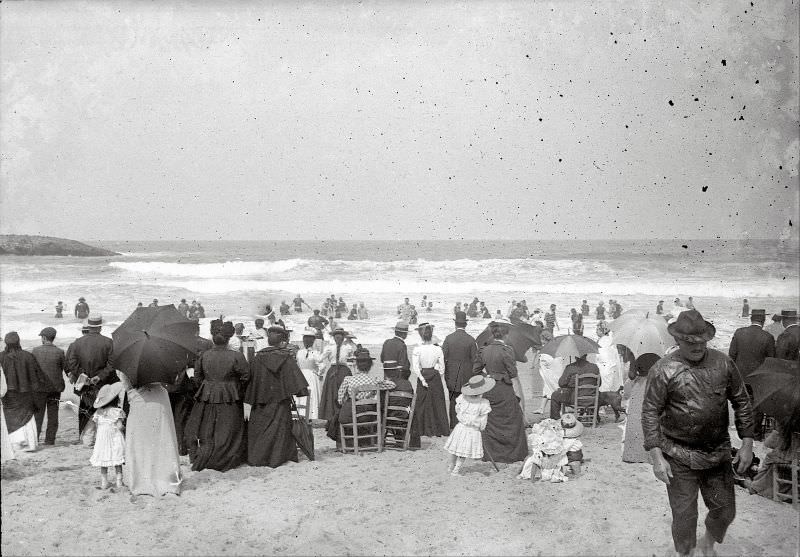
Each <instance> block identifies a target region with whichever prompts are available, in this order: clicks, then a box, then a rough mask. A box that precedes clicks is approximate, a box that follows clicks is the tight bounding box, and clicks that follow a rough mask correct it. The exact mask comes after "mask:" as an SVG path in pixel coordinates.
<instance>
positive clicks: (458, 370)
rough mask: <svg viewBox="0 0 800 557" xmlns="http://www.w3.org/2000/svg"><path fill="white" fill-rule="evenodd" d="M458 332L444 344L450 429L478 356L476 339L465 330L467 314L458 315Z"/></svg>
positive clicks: (461, 312)
mask: <svg viewBox="0 0 800 557" xmlns="http://www.w3.org/2000/svg"><path fill="white" fill-rule="evenodd" d="M455 324H456V330H455V331H453V332H452V333H450V334H449V335H447V336H446V337H445V339H444V342H443V343H442V353H443V354H444V380H445V383H447V390H448V392H449V393H450V429H453V428H454V427H456V423H458V419H457V418H456V399H457V398H458V397H459V396H460V395H461V387H462V386H464V385H466V384H467V381H469V378H470V377H472V364H473V363H474V362H475V356H477V354H478V345H477V344H476V343H475V338H473V336H472V335H470V334H469V333H468V332H467V331H466V330H465V329H466V326H467V314H466V313H464V312H463V311H459V312H457V313H456V318H455Z"/></svg>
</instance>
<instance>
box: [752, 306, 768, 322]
mask: <svg viewBox="0 0 800 557" xmlns="http://www.w3.org/2000/svg"><path fill="white" fill-rule="evenodd" d="M766 318H767V310H765V309H754V310H751V311H750V319H755V320H756V321H764V320H765V319H766Z"/></svg>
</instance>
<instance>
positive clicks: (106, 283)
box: [0, 240, 800, 348]
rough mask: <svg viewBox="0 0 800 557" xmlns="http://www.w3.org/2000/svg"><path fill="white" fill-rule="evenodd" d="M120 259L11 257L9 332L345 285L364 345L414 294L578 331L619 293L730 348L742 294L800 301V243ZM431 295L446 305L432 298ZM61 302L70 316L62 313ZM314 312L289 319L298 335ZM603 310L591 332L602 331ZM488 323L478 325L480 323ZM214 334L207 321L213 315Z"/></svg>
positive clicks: (1, 310)
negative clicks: (525, 314)
mask: <svg viewBox="0 0 800 557" xmlns="http://www.w3.org/2000/svg"><path fill="white" fill-rule="evenodd" d="M95 245H99V246H102V247H105V248H108V249H111V250H114V251H117V252H119V253H120V254H121V255H119V256H116V257H102V258H81V257H17V256H2V257H0V331H1V332H2V333H3V334H5V333H6V332H8V331H10V330H16V331H18V332H19V333H20V336H21V337H22V339H23V345H24V346H31V345H34V344H36V343H37V342H38V338H37V334H38V332H39V331H40V330H41V328H42V327H45V326H55V327H56V329H57V330H58V337H57V344H60V345H66V344H68V343H69V342H70V341H71V340H72V339H74V338H75V337H76V336H78V335H79V334H80V331H79V329H80V323H79V321H78V320H77V319H74V318H71V317H70V316H71V315H72V308H73V307H74V305H75V303H76V302H77V299H78V297H79V296H84V297H86V299H87V302H88V303H89V305H90V306H91V308H92V311H93V313H101V314H102V315H103V317H104V319H105V320H106V321H107V323H108V325H107V326H106V329H105V332H106V333H107V334H110V332H111V331H112V330H113V329H114V328H115V327H116V325H118V324H119V323H121V322H122V321H123V320H124V319H125V317H127V315H128V314H129V313H130V312H131V311H132V310H133V309H134V308H135V306H136V303H137V302H143V303H144V304H145V305H147V304H148V303H149V302H150V301H151V300H152V299H153V298H158V300H159V302H160V303H161V304H162V305H163V304H169V303H175V304H176V305H177V303H178V302H179V301H180V299H181V298H186V299H187V300H188V301H190V302H191V300H198V301H201V302H202V304H203V306H204V307H205V309H206V316H207V320H208V319H211V318H213V317H216V316H219V315H224V316H225V317H226V319H231V320H233V321H235V322H237V321H241V322H243V323H245V325H246V327H252V322H253V320H254V319H255V318H256V317H257V316H258V315H261V314H263V312H264V306H265V305H266V304H267V303H271V304H272V305H273V306H274V307H275V308H276V310H277V306H278V305H279V304H280V302H281V301H282V300H286V301H287V302H289V303H291V300H292V298H294V296H295V295H296V294H298V293H300V294H301V295H302V296H303V298H304V299H305V300H306V302H308V303H309V304H310V305H311V306H312V307H315V308H317V307H320V304H321V302H322V300H323V299H324V298H326V297H327V296H330V295H331V294H335V295H336V296H337V297H339V296H341V297H343V298H344V300H345V302H347V303H348V306H350V305H352V304H353V303H357V302H361V301H363V302H364V303H365V304H366V306H367V308H368V309H369V311H370V319H369V320H364V321H346V322H345V327H347V328H348V329H350V330H352V331H353V332H354V333H355V334H356V335H357V337H358V342H362V343H364V344H370V345H375V344H380V343H381V342H382V341H383V340H384V339H385V338H388V336H390V333H391V329H392V327H393V325H394V322H395V321H396V319H397V315H396V307H397V305H398V304H400V303H402V302H403V298H404V297H409V298H410V301H411V303H412V304H416V305H417V310H418V311H419V313H420V318H419V319H420V322H422V321H429V322H431V323H434V324H435V325H436V333H437V335H438V336H440V337H444V335H446V334H447V333H448V332H449V331H450V330H451V329H452V307H453V305H454V304H455V302H457V301H461V302H465V301H470V300H472V298H473V297H477V298H478V299H479V300H482V301H484V302H486V305H487V306H488V307H489V309H490V310H491V312H492V314H493V315H494V313H495V311H496V310H497V309H500V310H501V311H502V312H503V314H505V313H506V312H507V310H508V307H509V304H510V303H511V301H512V300H521V299H525V300H526V301H527V304H528V307H529V308H530V309H533V308H535V307H541V308H542V309H543V310H544V309H546V308H547V307H549V305H550V304H551V303H555V304H557V305H558V307H559V310H558V317H559V325H560V326H561V328H562V329H565V328H566V327H568V325H569V323H570V321H569V309H570V308H572V307H575V308H578V307H579V306H580V303H581V300H583V299H586V300H588V302H589V304H590V306H591V307H592V308H593V309H594V307H595V306H596V305H597V303H598V302H599V301H600V300H603V301H606V304H607V300H608V299H609V298H614V299H617V300H618V301H619V302H620V303H621V304H622V306H623V308H624V309H626V310H627V309H643V310H649V311H653V310H654V309H655V306H656V304H657V302H658V300H659V299H663V300H664V301H665V304H664V306H665V308H667V309H668V308H669V307H671V305H672V300H673V299H674V298H675V297H676V296H678V297H680V298H681V299H682V300H685V299H686V298H687V297H688V296H693V297H694V301H695V305H696V306H697V308H698V309H699V310H700V311H701V312H703V313H704V315H705V316H706V318H708V319H710V320H713V321H714V322H715V324H716V325H717V329H718V337H717V339H715V341H714V342H712V344H714V343H716V344H717V345H718V347H724V348H727V342H728V341H729V338H730V335H731V334H732V332H733V330H735V328H737V327H739V326H742V325H743V324H744V323H746V322H747V320H746V319H742V318H741V317H739V314H740V311H741V305H742V299H743V298H748V299H749V300H750V306H751V307H763V308H766V309H767V311H768V312H770V313H771V312H780V310H781V309H787V308H796V307H797V306H798V305H799V304H800V300H799V299H798V298H799V297H800V294H799V290H800V283H799V281H798V276H799V275H800V269H799V268H798V243H797V241H765V240H749V241H730V240H703V241H698V240H695V241H595V242H587V241H497V242H489V241H447V242H442V241H392V242H385V241H332V242H324V241H322V242H310V241H306V242H268V241H247V242H228V241H220V242H193V241H170V242H167V241H158V242H95ZM423 295H426V296H427V299H428V300H429V301H432V302H433V303H434V306H433V310H432V311H431V312H426V311H424V310H423V309H422V308H421V307H420V306H419V303H420V300H421V298H422V296H423ZM59 300H62V301H63V302H64V304H65V305H66V306H67V311H66V312H65V314H66V317H65V319H62V320H57V319H55V318H54V313H55V312H54V309H53V308H54V306H55V304H56V302H57V301H59ZM309 314H310V312H308V311H306V312H305V313H303V314H298V315H290V316H288V317H286V318H284V319H285V320H286V321H287V323H290V324H291V325H292V326H293V328H294V330H295V332H294V336H296V337H298V338H299V333H300V329H302V326H303V325H304V324H305V321H306V319H307V318H308V315H309ZM591 315H592V317H591V318H590V319H588V320H586V321H585V327H586V329H585V330H586V333H587V335H589V336H593V334H594V326H595V322H594V319H593V316H594V311H592V313H591ZM485 325H486V321H485V320H481V319H476V320H473V321H472V322H471V323H470V325H469V327H468V330H469V331H471V332H476V333H477V332H480V331H481V330H482V329H483V328H484V327H485ZM203 331H204V332H205V331H207V326H206V324H205V323H204V324H203Z"/></svg>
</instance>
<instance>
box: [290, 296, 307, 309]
mask: <svg viewBox="0 0 800 557" xmlns="http://www.w3.org/2000/svg"><path fill="white" fill-rule="evenodd" d="M305 302H306V301H305V300H304V299H303V297H302V296H300V294H298V295H297V296H295V298H294V300H292V303H293V304H294V312H295V313H303V304H304V303H305Z"/></svg>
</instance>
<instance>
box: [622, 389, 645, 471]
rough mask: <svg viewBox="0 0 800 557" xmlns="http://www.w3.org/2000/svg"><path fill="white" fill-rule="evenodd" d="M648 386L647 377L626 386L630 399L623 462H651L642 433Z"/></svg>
mask: <svg viewBox="0 0 800 557" xmlns="http://www.w3.org/2000/svg"><path fill="white" fill-rule="evenodd" d="M646 386H647V377H646V376H643V377H637V378H636V379H634V380H633V381H629V382H628V383H627V384H626V385H625V391H626V393H628V394H629V395H630V398H629V399H628V410H627V411H626V418H625V428H624V429H623V434H622V439H623V442H622V461H623V462H650V454H649V453H648V452H647V451H646V450H645V449H644V433H643V431H642V404H643V403H644V393H645V388H646Z"/></svg>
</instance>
